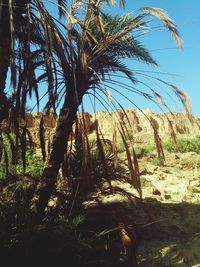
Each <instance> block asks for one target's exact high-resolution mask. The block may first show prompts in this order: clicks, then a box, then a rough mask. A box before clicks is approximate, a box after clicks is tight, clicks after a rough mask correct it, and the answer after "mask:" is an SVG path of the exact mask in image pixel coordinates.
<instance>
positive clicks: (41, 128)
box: [39, 115, 46, 161]
mask: <svg viewBox="0 0 200 267" xmlns="http://www.w3.org/2000/svg"><path fill="white" fill-rule="evenodd" d="M39 136H40V147H41V151H42V157H43V161H45V160H46V148H45V127H44V117H43V115H42V117H41V119H40V125H39Z"/></svg>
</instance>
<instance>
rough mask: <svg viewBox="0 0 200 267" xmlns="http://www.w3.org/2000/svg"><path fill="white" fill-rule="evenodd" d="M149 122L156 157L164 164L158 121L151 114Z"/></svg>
mask: <svg viewBox="0 0 200 267" xmlns="http://www.w3.org/2000/svg"><path fill="white" fill-rule="evenodd" d="M150 123H151V126H152V128H153V132H154V141H155V144H156V150H157V153H158V158H159V160H160V162H161V164H164V162H165V155H164V150H163V146H162V141H161V138H160V136H159V125H158V122H157V121H156V120H155V119H154V118H153V117H152V116H151V117H150Z"/></svg>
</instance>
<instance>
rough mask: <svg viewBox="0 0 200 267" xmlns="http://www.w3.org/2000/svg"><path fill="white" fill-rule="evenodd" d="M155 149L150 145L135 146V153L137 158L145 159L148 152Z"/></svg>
mask: <svg viewBox="0 0 200 267" xmlns="http://www.w3.org/2000/svg"><path fill="white" fill-rule="evenodd" d="M154 149H155V147H154V146H153V145H151V144H148V145H137V146H136V147H135V153H136V155H137V157H138V158H142V157H145V156H147V155H149V153H150V152H152V151H153V150H154Z"/></svg>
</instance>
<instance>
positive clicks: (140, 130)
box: [93, 109, 200, 143]
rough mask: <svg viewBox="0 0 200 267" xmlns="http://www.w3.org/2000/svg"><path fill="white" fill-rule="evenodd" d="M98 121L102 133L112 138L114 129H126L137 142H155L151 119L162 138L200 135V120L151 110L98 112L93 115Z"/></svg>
mask: <svg viewBox="0 0 200 267" xmlns="http://www.w3.org/2000/svg"><path fill="white" fill-rule="evenodd" d="M93 118H95V119H96V120H97V121H98V125H99V126H100V128H101V131H102V133H103V134H104V135H105V136H106V137H107V138H109V137H111V136H112V134H113V129H114V128H115V127H120V125H121V126H122V127H124V128H126V129H127V130H128V131H129V132H130V133H131V135H132V136H133V138H134V140H135V142H139V143H140V142H149V141H151V140H153V127H152V124H151V118H153V119H154V120H155V121H156V122H157V124H158V130H159V135H160V137H161V138H165V137H169V136H171V135H173V134H176V135H190V136H197V135H200V118H199V117H193V116H188V115H186V114H183V113H154V112H151V111H150V110H144V111H139V110H133V109H131V110H126V111H125V112H124V111H122V110H119V111H116V112H113V113H108V112H102V111H101V112H97V113H96V114H95V115H93Z"/></svg>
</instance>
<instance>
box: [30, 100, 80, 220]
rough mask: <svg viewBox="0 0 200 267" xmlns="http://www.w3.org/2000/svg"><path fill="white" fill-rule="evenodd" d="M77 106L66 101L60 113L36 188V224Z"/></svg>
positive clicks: (60, 159)
mask: <svg viewBox="0 0 200 267" xmlns="http://www.w3.org/2000/svg"><path fill="white" fill-rule="evenodd" d="M78 106H79V104H77V102H76V101H74V100H71V99H68V100H66V101H65V104H64V105H63V108H62V109H61V111H60V115H59V119H58V124H57V127H56V130H55V134H54V137H53V140H52V144H51V149H50V154H49V156H48V159H47V161H46V164H45V167H44V170H43V174H42V177H41V181H40V183H39V185H38V187H37V190H36V195H39V197H38V199H36V202H35V203H34V208H35V212H36V214H35V215H36V218H35V219H36V223H38V222H40V221H41V219H42V218H43V214H44V210H45V208H46V206H47V204H48V201H49V198H50V196H51V194H52V192H53V189H54V186H55V183H56V181H57V175H58V172H59V169H60V166H61V163H62V162H63V160H64V155H65V152H66V150H67V141H68V139H69V135H70V133H71V131H72V126H73V123H74V121H75V119H76V115H77V110H78Z"/></svg>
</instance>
